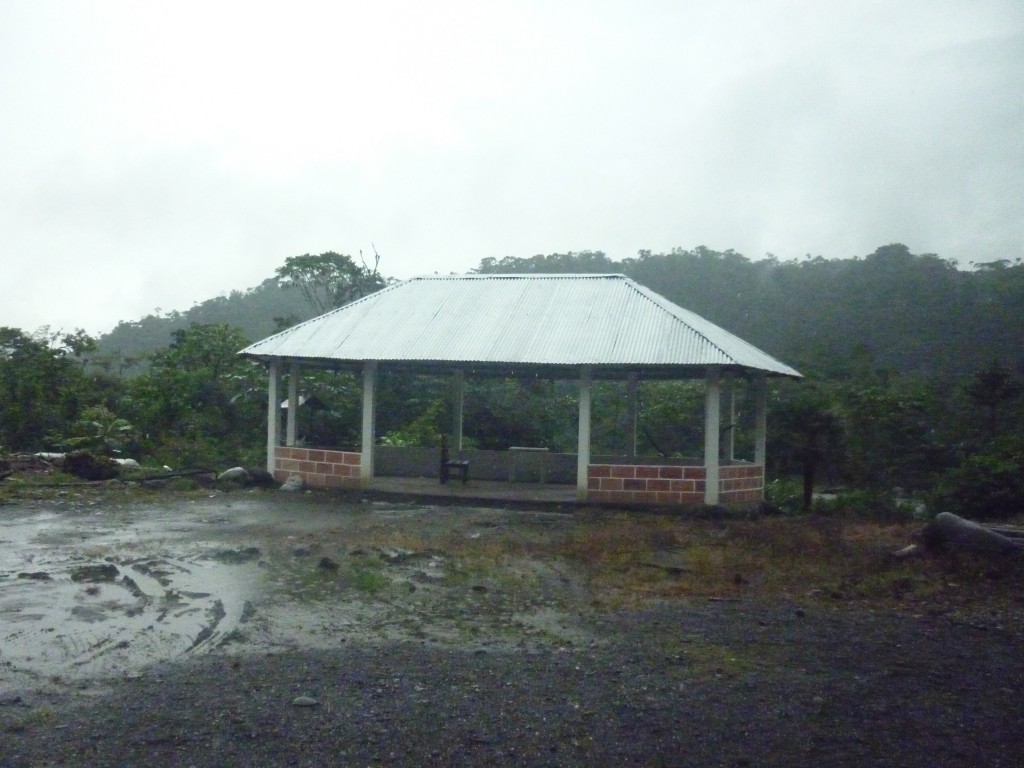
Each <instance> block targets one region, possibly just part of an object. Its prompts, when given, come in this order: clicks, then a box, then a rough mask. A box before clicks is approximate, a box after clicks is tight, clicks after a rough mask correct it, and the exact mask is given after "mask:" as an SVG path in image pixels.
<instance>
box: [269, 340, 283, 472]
mask: <svg viewBox="0 0 1024 768" xmlns="http://www.w3.org/2000/svg"><path fill="white" fill-rule="evenodd" d="M267 368H268V372H269V375H268V382H267V472H269V473H270V474H274V452H275V451H276V450H277V446H278V445H279V444H280V442H281V401H280V399H279V398H280V395H279V394H278V386H279V385H280V383H281V361H280V360H271V361H270V365H269V366H267Z"/></svg>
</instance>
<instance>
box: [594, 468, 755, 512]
mask: <svg viewBox="0 0 1024 768" xmlns="http://www.w3.org/2000/svg"><path fill="white" fill-rule="evenodd" d="M706 478H707V471H706V470H705V469H704V467H679V466H663V465H656V464H591V465H590V466H589V467H588V468H587V501H592V502H596V503H599V504H651V505H656V506H679V507H690V506H696V505H700V504H703V503H704V490H705V488H706V485H707V482H706ZM763 497H764V467H762V466H761V465H759V464H733V465H730V466H725V467H719V468H718V501H719V503H720V504H728V505H741V504H754V503H757V502H759V501H761V499H762V498H763Z"/></svg>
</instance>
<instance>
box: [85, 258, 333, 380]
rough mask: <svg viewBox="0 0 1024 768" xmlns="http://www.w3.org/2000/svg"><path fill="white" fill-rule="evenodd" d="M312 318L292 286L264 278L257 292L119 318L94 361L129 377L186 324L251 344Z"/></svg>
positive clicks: (237, 292)
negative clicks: (228, 329)
mask: <svg viewBox="0 0 1024 768" xmlns="http://www.w3.org/2000/svg"><path fill="white" fill-rule="evenodd" d="M312 314H313V313H312V310H311V308H310V306H309V304H308V302H307V301H306V300H305V298H304V297H303V296H302V293H301V291H300V290H299V289H298V288H297V287H296V286H294V285H282V284H281V283H280V282H279V281H278V279H277V278H267V279H266V280H264V281H263V282H262V283H260V284H259V285H257V286H256V287H255V288H249V289H248V290H244V291H242V290H234V291H231V293H230V294H228V295H226V296H218V297H216V298H213V299H207V300H206V301H204V302H202V303H200V304H196V305H195V306H193V307H192V308H191V309H187V310H185V311H183V312H181V311H171V312H168V313H167V314H164V315H147V316H146V317H144V318H142V319H141V320H134V321H128V320H122V321H121V322H120V323H118V324H117V327H115V328H114V330H112V331H111V332H110V333H107V334H104V335H103V336H101V337H100V338H99V339H98V342H97V349H96V351H95V352H94V353H93V355H92V362H93V364H96V365H100V366H102V367H103V368H106V369H107V370H112V371H115V372H117V373H131V372H132V371H135V370H138V369H139V368H141V367H143V366H144V364H145V362H146V358H147V356H148V355H150V354H152V353H153V352H156V351H157V350H160V349H163V348H164V347H166V346H167V345H168V344H170V343H171V339H172V337H173V334H174V332H175V331H179V330H182V329H185V328H188V327H189V326H190V325H213V324H224V325H230V326H234V327H236V328H240V329H241V330H242V332H243V334H244V335H245V337H246V338H247V339H249V340H250V341H255V340H256V339H261V338H263V337H264V336H269V335H270V334H272V333H274V332H275V331H278V330H280V328H281V326H282V325H291V324H294V323H295V322H297V321H299V320H306V319H308V318H309V317H311V316H312Z"/></svg>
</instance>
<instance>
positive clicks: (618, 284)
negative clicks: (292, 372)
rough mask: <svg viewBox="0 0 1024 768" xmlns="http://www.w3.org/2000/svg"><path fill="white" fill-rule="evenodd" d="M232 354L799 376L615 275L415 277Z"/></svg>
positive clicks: (263, 356) (757, 350)
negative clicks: (714, 369)
mask: <svg viewBox="0 0 1024 768" xmlns="http://www.w3.org/2000/svg"><path fill="white" fill-rule="evenodd" d="M241 354H243V355H250V356H253V357H259V358H263V359H269V358H275V357H282V358H301V359H314V360H325V361H332V360H334V361H353V362H354V361H361V360H378V361H382V362H385V361H391V362H409V363H441V364H445V363H464V364H474V363H478V364H482V365H490V364H507V365H519V366H522V365H538V366H579V365H592V366H595V367H602V366H603V367H616V368H623V367H632V368H642V367H653V366H690V367H695V366H707V365H721V366H730V367H740V368H746V369H752V370H757V371H763V372H765V373H768V374H771V375H777V376H799V375H800V374H799V373H797V372H796V371H795V370H794V369H792V368H790V367H789V366H788V365H785V364H784V363H781V362H779V361H778V360H776V359H774V358H773V357H771V356H769V355H767V354H766V353H764V352H762V351H761V350H759V349H757V348H756V347H754V346H752V345H751V344H748V343H747V342H745V341H743V340H742V339H740V338H738V337H736V336H734V335H733V334H731V333H729V332H728V331H725V330H723V329H722V328H719V327H718V326H716V325H714V324H713V323H710V322H708V321H707V320H705V319H704V318H702V317H700V316H699V315H696V314H694V313H693V312H690V311H689V310H686V309H683V308H682V307H679V306H677V305H675V304H673V303H672V302H670V301H669V300H668V299H666V298H664V297H662V296H659V295H658V294H656V293H654V292H653V291H651V290H649V289H647V288H644V287H643V286H641V285H638V284H637V283H635V282H633V281H632V280H630V279H629V278H627V277H625V276H623V275H448V276H427V277H417V278H413V279H411V280H406V281H404V282H401V283H396V284H394V285H391V286H388V287H387V288H384V289H383V290H380V291H378V292H377V293H374V294H371V295H370V296H366V297H364V298H362V299H359V300H358V301H355V302H353V303H351V304H348V305H346V306H344V307H341V308H340V309H336V310H333V311H331V312H328V313H327V314H324V315H321V316H320V317H316V318H314V319H312V320H308V321H307V322H305V323H301V324H299V325H296V326H294V327H292V328H289V329H287V330H285V331H282V332H280V333H278V334H275V335H273V336H270V337H268V338H266V339H263V340H262V341H259V342H256V343H255V344H253V345H251V346H249V347H246V348H245V349H244V350H242V352H241Z"/></svg>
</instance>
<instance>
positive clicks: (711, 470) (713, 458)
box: [704, 365, 721, 504]
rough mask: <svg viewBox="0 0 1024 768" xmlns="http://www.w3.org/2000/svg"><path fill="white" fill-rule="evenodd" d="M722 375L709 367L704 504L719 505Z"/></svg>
mask: <svg viewBox="0 0 1024 768" xmlns="http://www.w3.org/2000/svg"><path fill="white" fill-rule="evenodd" d="M720 376H721V373H720V371H719V370H718V366H716V365H710V366H708V372H707V392H706V395H705V398H704V471H705V485H704V503H705V504H717V503H718V451H719V441H718V430H719V429H720V428H721V415H720V412H719V409H720V406H721V384H720V383H719V379H720Z"/></svg>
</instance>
